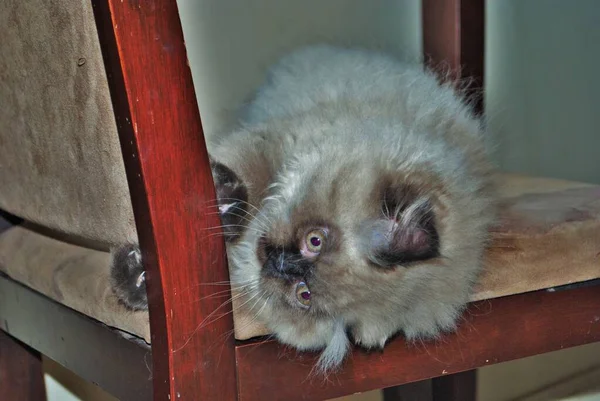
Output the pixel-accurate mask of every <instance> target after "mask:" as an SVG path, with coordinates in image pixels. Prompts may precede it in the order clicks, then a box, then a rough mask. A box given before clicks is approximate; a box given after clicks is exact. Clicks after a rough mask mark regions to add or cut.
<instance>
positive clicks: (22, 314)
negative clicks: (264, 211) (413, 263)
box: [0, 0, 600, 400]
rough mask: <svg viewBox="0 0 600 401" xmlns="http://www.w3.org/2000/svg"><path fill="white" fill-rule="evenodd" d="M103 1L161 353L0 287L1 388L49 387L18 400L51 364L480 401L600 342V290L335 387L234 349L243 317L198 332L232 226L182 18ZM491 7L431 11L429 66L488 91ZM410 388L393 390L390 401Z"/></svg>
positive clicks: (405, 349)
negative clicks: (515, 378)
mask: <svg viewBox="0 0 600 401" xmlns="http://www.w3.org/2000/svg"><path fill="white" fill-rule="evenodd" d="M92 3H93V6H94V10H95V17H96V22H97V25H98V33H99V38H100V43H101V47H102V51H103V55H104V59H105V65H106V71H107V76H108V79H109V86H110V90H111V95H112V99H113V105H114V110H115V116H116V121H117V126H118V131H119V135H120V140H121V145H122V149H123V156H124V160H125V165H126V170H127V176H128V181H129V186H130V190H131V194H132V202H133V206H134V212H135V218H136V224H137V227H138V233H139V239H140V244H141V248H142V252H143V257H144V262H145V265H146V268H147V271H148V291H149V300H150V325H151V332H152V351H151V352H150V350H149V349H148V348H147V347H145V346H143V345H140V344H139V342H136V341H132V340H128V339H124V338H123V337H122V336H120V335H116V334H115V333H114V331H112V330H110V329H107V328H105V327H104V326H102V325H100V324H98V323H96V322H93V321H91V319H88V318H86V317H84V316H83V315H80V314H78V313H77V312H74V311H72V310H70V309H68V308H66V307H63V306H62V305H59V304H56V303H54V302H53V301H50V300H48V299H47V298H45V297H43V296H41V295H39V294H37V293H35V292H33V291H32V290H30V289H28V288H26V287H23V286H22V285H19V284H17V283H15V282H13V281H12V280H10V279H9V278H7V277H0V296H3V298H2V301H3V302H2V303H1V304H0V323H1V324H2V326H1V327H2V329H3V330H4V331H5V332H7V333H9V334H10V336H7V335H6V334H3V333H1V332H0V380H2V381H3V385H4V381H5V382H6V383H9V384H11V385H10V386H9V387H11V388H13V390H14V391H22V390H23V388H24V386H25V385H28V386H30V387H31V388H35V389H37V390H36V391H24V392H22V393H16V392H15V393H14V394H19V399H23V400H34V399H35V400H37V399H41V397H43V396H44V392H43V388H41V386H42V384H41V380H40V379H39V374H40V371H41V370H40V366H39V363H40V361H39V354H38V351H39V352H41V353H43V354H45V355H48V356H49V357H51V358H53V359H55V360H57V361H59V362H60V363H62V364H63V365H65V366H67V367H68V368H70V369H72V370H73V371H75V372H76V373H78V374H80V375H81V376H82V377H84V378H86V379H88V380H90V381H93V382H96V383H98V384H99V385H100V386H102V387H104V388H106V389H107V390H108V391H110V392H112V393H113V394H115V395H117V396H118V397H122V398H123V399H147V398H149V397H150V394H153V398H154V399H156V400H177V399H182V400H191V399H214V400H237V399H239V400H261V399H270V400H277V399H279V400H292V399H303V400H319V399H325V398H331V397H338V396H341V395H345V394H352V393H355V392H359V391H367V390H372V389H377V388H385V387H391V386H398V385H401V384H405V383H411V382H417V381H420V380H424V379H429V378H436V377H438V376H441V378H439V379H437V380H436V381H435V382H434V383H433V386H432V387H427V388H426V390H427V391H426V392H428V393H429V397H433V398H435V399H446V400H467V399H473V397H474V383H475V381H474V374H473V373H472V372H473V369H476V368H478V367H481V366H485V365H488V364H492V363H497V362H501V361H506V360H510V359H516V358H521V357H525V356H529V355H535V354H539V353H543V352H549V351H553V350H558V349H562V348H567V347H571V346H576V345H581V344H586V343H590V342H595V341H600V324H598V322H597V320H596V321H594V317H596V316H597V313H598V312H597V311H598V310H600V291H598V289H597V288H594V287H593V286H591V285H589V286H579V287H578V288H571V289H567V290H565V291H555V292H546V291H537V292H533V293H527V294H520V295H516V296H511V297H504V298H500V299H493V300H490V301H482V302H476V303H473V304H471V305H470V306H469V310H468V312H467V313H466V315H465V319H464V322H463V323H462V324H461V326H460V328H459V330H458V332H457V333H456V334H452V335H448V336H445V337H444V338H443V340H441V341H438V342H432V343H426V344H422V345H414V344H406V343H405V342H404V340H403V339H402V338H397V339H395V340H393V341H392V342H391V343H390V344H389V345H388V346H387V347H386V349H385V351H384V352H383V353H365V352H363V351H359V350H357V351H356V352H354V355H353V357H352V358H351V359H350V360H349V361H348V362H347V363H346V365H345V366H344V368H343V370H342V371H341V372H339V373H337V374H335V375H334V376H332V377H330V378H329V380H327V381H323V380H320V379H318V378H312V379H311V378H310V377H309V374H310V372H311V368H312V364H313V363H314V361H315V358H316V355H315V354H312V353H297V352H295V351H292V350H290V349H288V348H286V347H284V346H282V345H280V344H277V343H276V342H274V341H272V340H266V339H257V340H253V341H246V342H235V341H234V339H233V338H232V334H231V330H232V328H233V321H232V318H231V314H230V313H229V314H226V315H224V316H223V317H222V318H221V319H218V320H216V321H214V322H213V323H212V324H211V325H209V326H206V327H201V328H199V327H198V323H199V322H202V321H203V320H204V319H205V318H206V317H207V316H208V315H209V314H210V313H212V312H213V311H214V310H215V309H216V308H218V307H219V306H220V302H217V301H216V300H214V299H212V300H211V299H210V298H206V299H204V300H203V301H202V302H197V300H199V299H201V298H203V297H205V296H206V295H208V294H209V293H210V291H211V290H210V289H208V288H207V286H203V285H199V284H201V283H211V282H217V281H225V280H227V279H228V272H227V266H226V258H225V248H224V244H223V242H222V240H221V239H220V238H219V237H218V236H207V235H205V233H206V229H207V228H208V227H212V226H216V225H218V224H219V222H218V219H217V218H216V216H214V215H211V214H208V213H207V210H208V209H207V204H209V203H210V202H211V201H212V200H214V197H215V194H214V188H213V182H212V176H211V173H210V168H209V163H208V156H207V152H206V147H205V144H204V138H203V135H202V126H201V121H200V115H199V111H198V106H197V102H196V97H195V93H194V88H193V84H192V77H191V72H190V70H189V66H188V62H187V57H186V50H185V46H184V40H183V33H182V30H181V24H180V21H179V15H178V10H177V5H176V2H175V1H173V0H155V1H151V2H150V1H148V2H146V1H142V0H126V1H122V0H92ZM483 7H484V1H483V0H462V1H461V0H423V28H424V31H423V32H424V50H425V54H426V57H427V60H428V61H429V62H431V63H432V65H433V66H436V65H439V64H440V62H441V61H444V65H445V67H450V69H451V71H452V74H451V75H452V76H453V77H454V78H460V77H463V76H466V75H468V76H470V77H474V78H475V79H473V81H472V83H473V88H474V89H476V88H477V87H480V86H481V85H482V82H483V27H484V24H483V18H484V8H483ZM478 102H479V103H478V104H479V105H480V106H479V107H481V105H482V99H481V98H480V99H479V100H478ZM219 311H220V312H221V313H223V314H225V313H227V312H230V311H231V309H230V307H221V309H219ZM594 322H595V323H594ZM20 341H23V342H24V343H26V344H28V345H29V346H31V347H33V348H34V349H35V350H37V351H35V350H33V349H31V348H29V347H28V346H27V345H25V344H23V343H21V342H20ZM65 344H66V345H65ZM150 354H151V360H150V358H149V356H150ZM14 355H26V357H20V358H21V361H22V364H24V368H22V369H21V370H19V372H24V371H25V372H28V373H27V374H18V373H16V372H13V371H11V369H10V367H11V366H12V362H11V360H12V359H14V358H15V356H14ZM6 361H9V362H8V363H7V362H6ZM107 372H108V373H107ZM461 372H466V373H461ZM470 372H471V373H470ZM128 374H129V377H127V375H128ZM19 378H20V381H19V382H17V379H19ZM150 380H151V383H152V385H150ZM428 386H429V385H428ZM3 387H4V386H3ZM408 388H409V387H396V388H393V389H388V390H387V391H386V399H392V397H402V394H404V393H403V391H404V390H406V389H408ZM403 389H404V390H403ZM419 391H420V390H419ZM419 394H423V393H419ZM419 399H421V398H419ZM422 399H424V398H422Z"/></svg>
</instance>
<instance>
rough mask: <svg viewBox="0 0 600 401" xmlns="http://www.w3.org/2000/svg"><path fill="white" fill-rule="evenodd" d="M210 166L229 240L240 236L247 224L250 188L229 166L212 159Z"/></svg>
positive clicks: (226, 237) (224, 229)
mask: <svg viewBox="0 0 600 401" xmlns="http://www.w3.org/2000/svg"><path fill="white" fill-rule="evenodd" d="M210 167H211V170H212V174H213V180H214V182H215V189H216V192H217V204H218V207H219V216H220V217H221V224H222V225H223V233H224V234H225V239H226V240H227V241H231V240H234V239H236V238H238V237H239V235H240V234H241V232H242V231H243V229H244V226H246V225H247V224H245V223H246V221H247V220H248V217H247V216H246V215H247V214H248V212H247V210H246V209H247V205H248V189H247V187H246V184H244V182H243V181H242V180H241V179H240V178H239V176H238V175H237V174H236V173H234V172H233V170H231V169H230V168H229V167H227V166H225V165H224V164H222V163H219V162H217V161H215V160H214V159H212V158H211V159H210Z"/></svg>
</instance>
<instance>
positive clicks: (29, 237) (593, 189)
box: [0, 175, 600, 341]
mask: <svg viewBox="0 0 600 401" xmlns="http://www.w3.org/2000/svg"><path fill="white" fill-rule="evenodd" d="M501 192H502V194H503V195H504V201H503V206H502V220H501V223H500V224H499V226H498V228H497V229H496V230H495V233H494V240H493V241H492V244H491V246H490V248H489V250H488V252H487V257H486V269H485V272H484V274H483V275H482V277H481V279H480V282H479V284H478V285H477V288H476V290H475V292H474V293H473V296H472V299H473V300H481V299H489V298H495V297H500V296H505V295H511V294H517V293H522V292H527V291H534V290H539V289H543V288H550V287H554V286H559V285H563V284H569V283H575V282H580V281H585V280H590V279H594V278H600V187H597V186H590V185H586V184H579V183H572V182H566V181H556V180H546V179H534V178H527V177H519V176H513V175H511V176H503V177H502V179H501ZM108 262H109V255H108V254H107V253H105V252H100V251H94V250H90V249H87V248H83V247H80V246H76V245H71V244H67V243H65V242H61V241H58V240H55V239H51V238H48V237H46V236H44V235H41V234H38V233H36V232H34V231H32V230H29V229H27V228H26V227H15V228H12V229H9V230H8V231H7V232H5V233H4V234H2V235H0V270H2V271H4V272H5V273H7V274H8V275H9V276H11V277H13V278H14V279H15V280H18V281H20V282H22V283H25V284H26V285H28V286H30V287H32V288H34V289H36V290H38V291H40V292H41V293H43V294H46V295H47V296H49V297H50V298H52V299H55V300H56V301H58V302H61V303H63V304H65V305H67V306H69V307H71V308H73V309H75V310H78V311H80V312H82V313H85V314H87V315H89V316H91V317H93V318H95V319H98V320H100V321H102V322H104V323H106V324H107V325H109V326H112V327H116V328H119V329H121V330H124V331H127V332H129V333H131V334H134V335H137V336H139V337H142V338H144V339H145V340H146V341H149V340H150V334H149V324H148V315H147V313H145V312H131V311H128V310H127V309H125V308H124V307H123V306H121V305H120V304H118V303H117V301H116V299H115V297H114V295H113V294H112V292H111V291H110V289H109V284H108V274H109V267H108ZM234 323H235V326H236V331H235V336H236V338H237V339H247V338H251V337H255V336H259V335H264V334H268V332H267V330H266V329H265V328H264V327H262V326H260V325H259V324H257V323H255V322H253V321H252V319H251V316H248V315H245V314H243V313H235V314H234Z"/></svg>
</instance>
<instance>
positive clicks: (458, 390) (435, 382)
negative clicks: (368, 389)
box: [383, 370, 477, 401]
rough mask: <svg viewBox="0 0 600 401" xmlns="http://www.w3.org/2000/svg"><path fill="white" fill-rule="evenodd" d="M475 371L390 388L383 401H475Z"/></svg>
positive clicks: (385, 392) (384, 392) (386, 390)
mask: <svg viewBox="0 0 600 401" xmlns="http://www.w3.org/2000/svg"><path fill="white" fill-rule="evenodd" d="M476 372H477V371H476V370H469V371H466V372H461V373H455V374H452V375H446V376H441V377H436V378H435V379H431V380H423V381H420V382H414V383H409V384H405V385H402V386H396V387H390V388H386V389H384V390H383V400H384V401H475V397H476V385H477V381H476V379H477V375H476Z"/></svg>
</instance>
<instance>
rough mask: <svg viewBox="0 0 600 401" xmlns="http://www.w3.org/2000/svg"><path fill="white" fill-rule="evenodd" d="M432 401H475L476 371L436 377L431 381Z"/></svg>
mask: <svg viewBox="0 0 600 401" xmlns="http://www.w3.org/2000/svg"><path fill="white" fill-rule="evenodd" d="M431 389H432V393H433V397H432V399H433V401H475V398H476V397H477V393H476V391H477V370H475V369H474V370H467V371H466V372H460V373H455V374H452V375H447V376H441V377H436V378H435V379H432V380H431Z"/></svg>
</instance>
